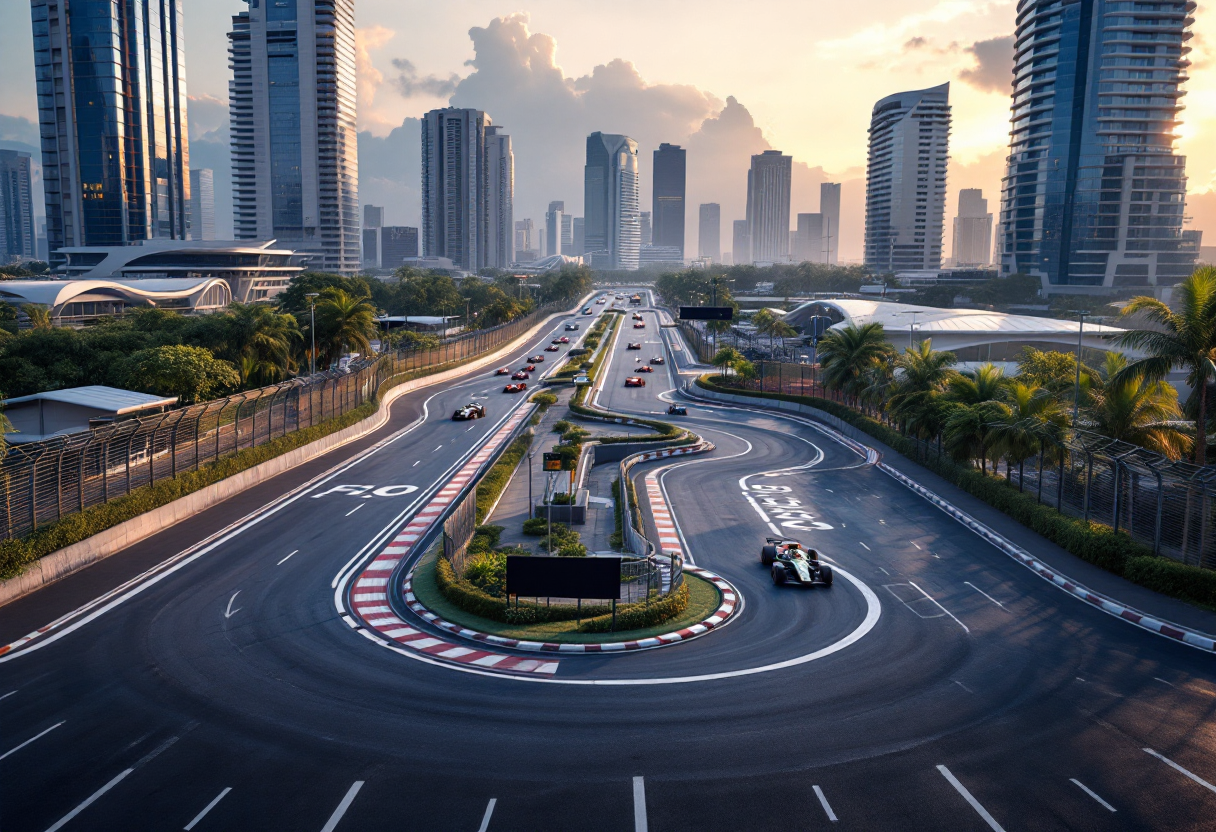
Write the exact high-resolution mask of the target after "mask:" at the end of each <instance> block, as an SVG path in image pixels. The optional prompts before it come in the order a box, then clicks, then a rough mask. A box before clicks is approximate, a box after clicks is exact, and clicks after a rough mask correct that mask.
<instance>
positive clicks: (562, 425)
mask: <svg viewBox="0 0 1216 832" xmlns="http://www.w3.org/2000/svg"><path fill="white" fill-rule="evenodd" d="M568 430H570V423H569V422H567V421H566V420H565V419H558V420H557V421H556V422H554V423H553V432H554V433H565V432H566V431H568Z"/></svg>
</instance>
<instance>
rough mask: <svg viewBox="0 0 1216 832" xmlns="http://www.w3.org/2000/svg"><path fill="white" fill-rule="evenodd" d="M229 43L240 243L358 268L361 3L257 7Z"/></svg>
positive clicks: (347, 269)
mask: <svg viewBox="0 0 1216 832" xmlns="http://www.w3.org/2000/svg"><path fill="white" fill-rule="evenodd" d="M228 38H229V40H230V41H231V43H230V45H229V49H228V54H229V59H230V64H231V67H232V80H231V81H229V83H228V100H229V104H228V109H229V116H230V120H231V123H232V209H233V226H234V233H235V236H236V238H237V239H238V240H270V239H274V240H278V241H279V243H280V244H281V245H283V246H285V247H288V248H292V249H295V250H297V251H300V252H308V253H310V254H311V255H312V259H311V263H310V265H311V268H314V269H317V270H319V271H330V272H340V273H352V272H356V271H358V270H359V263H360V249H361V243H362V240H361V239H360V233H359V232H360V228H359V225H360V223H359V190H358V189H359V153H358V129H357V125H356V110H355V106H356V102H355V2H354V0H312V2H309V3H300V2H297V0H273V2H264V3H256V2H255V3H250V5H249V10H248V11H244V12H241V13H240V14H238V15H235V16H233V18H232V31H231V32H230V33H229V35H228Z"/></svg>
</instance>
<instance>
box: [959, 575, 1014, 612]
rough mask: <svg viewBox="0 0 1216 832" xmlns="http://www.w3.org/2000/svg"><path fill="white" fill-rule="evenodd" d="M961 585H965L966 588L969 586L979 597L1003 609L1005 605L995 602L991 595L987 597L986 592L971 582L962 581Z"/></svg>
mask: <svg viewBox="0 0 1216 832" xmlns="http://www.w3.org/2000/svg"><path fill="white" fill-rule="evenodd" d="M963 583H965V584H966V585H967V586H969V587H971V588H972V589H974V590H975V591H976V592H978V593H979V594H980V595H983V596H984V597H985V598H987V599H988V600H989V601H991V602H992V603H994V604H996V605H997V606H998V607H1000V608H1001V609H1005V605H1004V604H1002V603H1001V602H1000V601H998V600H996V599H995V598H993V597H992V596H991V595H989V594H988V593H987V592H984V590H982V589H980V588H979V587H978V586H976V585H975V584H973V583H971V581H963Z"/></svg>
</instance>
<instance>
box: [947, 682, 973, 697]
mask: <svg viewBox="0 0 1216 832" xmlns="http://www.w3.org/2000/svg"><path fill="white" fill-rule="evenodd" d="M950 681H951V682H954V684H956V685H958V686H959V687H960V688H962V689H963V690H965V691H967V693H971V694H974V693H975V691H973V690H972V689H971V688H969V687H967V686H966V685H964V684H963V683H962V682H960V681H959V680H958V679H951V680H950Z"/></svg>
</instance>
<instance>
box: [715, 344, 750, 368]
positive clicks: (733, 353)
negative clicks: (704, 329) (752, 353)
mask: <svg viewBox="0 0 1216 832" xmlns="http://www.w3.org/2000/svg"><path fill="white" fill-rule="evenodd" d="M742 360H743V356H742V355H740V354H739V351H738V350H737V349H735V348H734V347H719V348H718V352H717V353H715V354H714V358H713V362H712V363H713V365H714V366H715V367H720V368H722V369H723V370H724V371H726V372H729V371H730V370H733V369H734V368H735V365H736V364H738V363H739V362H740V361H742ZM725 374H726V373H724V375H725Z"/></svg>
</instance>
